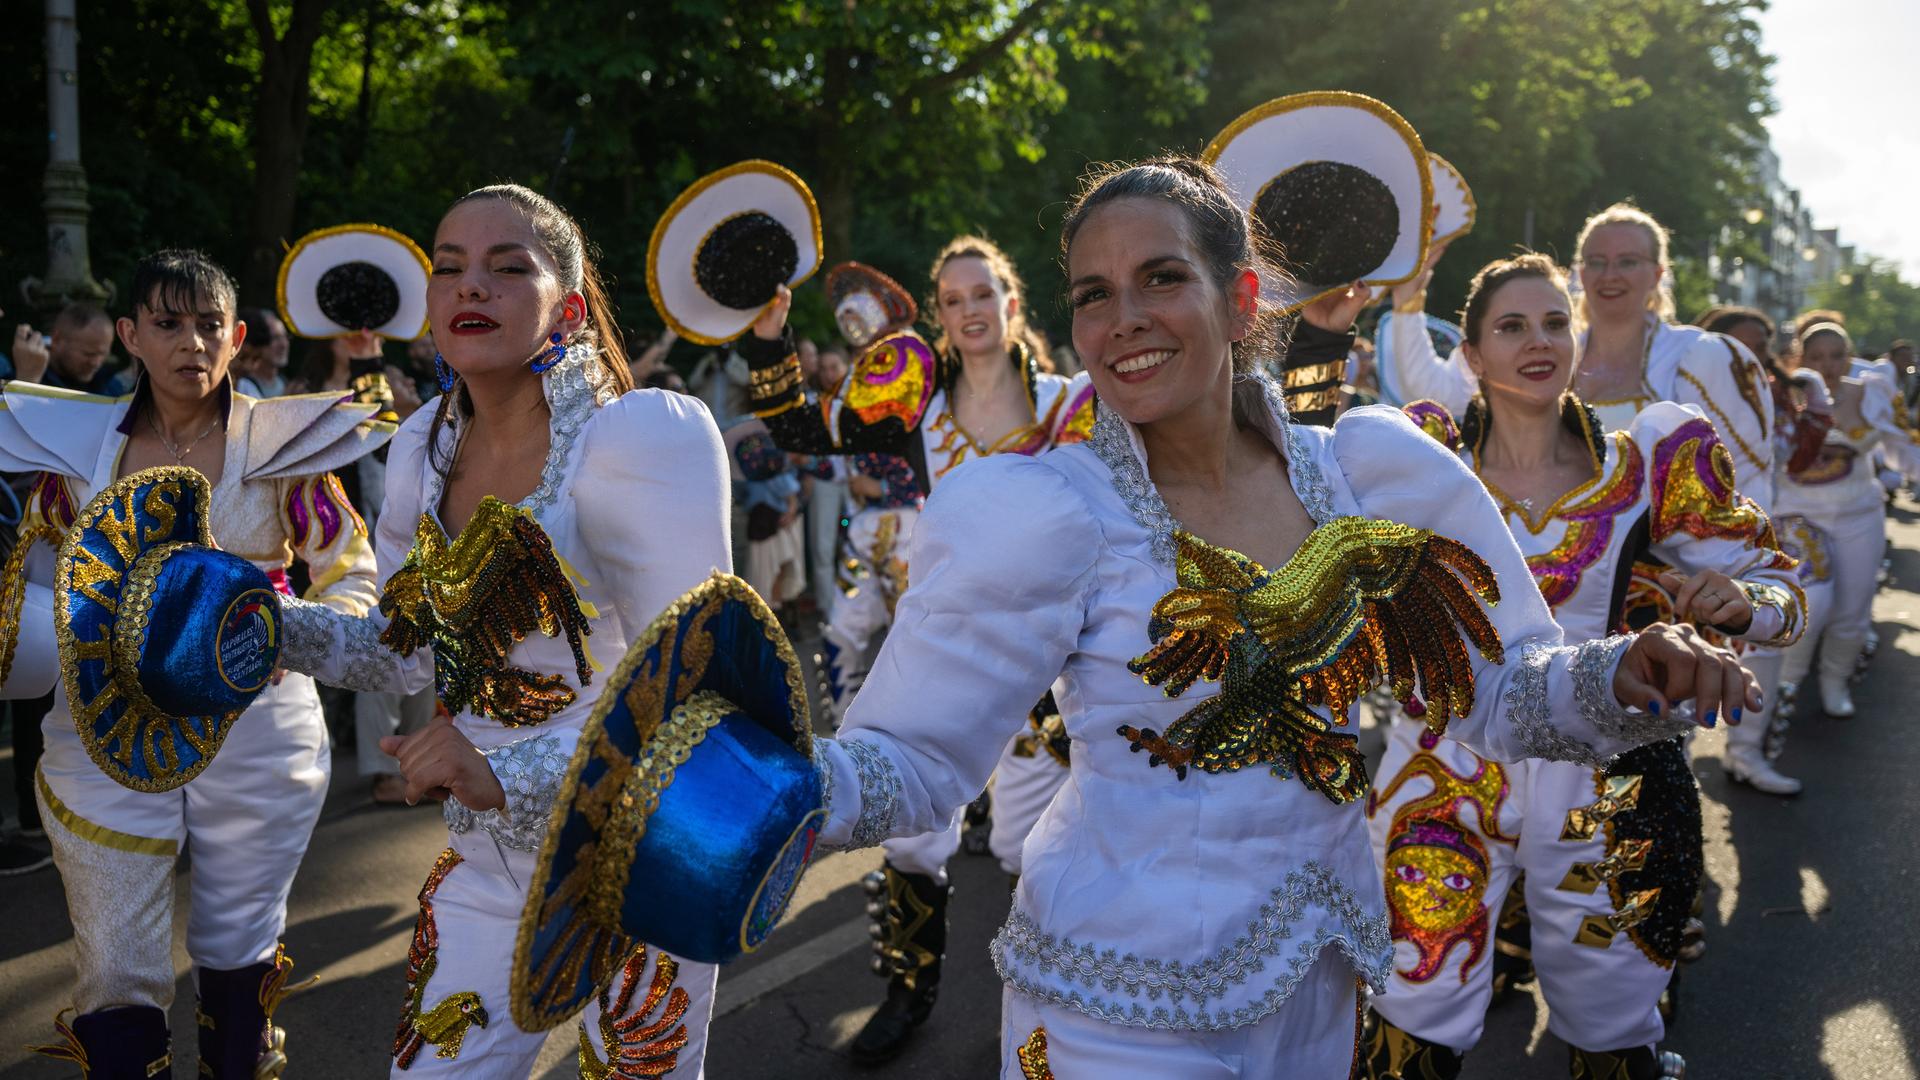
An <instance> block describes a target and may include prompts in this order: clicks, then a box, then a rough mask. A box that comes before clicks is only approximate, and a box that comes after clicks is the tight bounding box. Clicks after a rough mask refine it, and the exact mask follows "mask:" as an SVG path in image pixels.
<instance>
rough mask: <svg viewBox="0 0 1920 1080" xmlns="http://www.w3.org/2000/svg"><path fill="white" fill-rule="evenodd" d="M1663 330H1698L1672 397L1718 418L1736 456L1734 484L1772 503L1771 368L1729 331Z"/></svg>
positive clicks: (1688, 329)
mask: <svg viewBox="0 0 1920 1080" xmlns="http://www.w3.org/2000/svg"><path fill="white" fill-rule="evenodd" d="M1662 332H1663V333H1674V332H1679V333H1691V334H1694V335H1696V337H1695V338H1694V340H1693V341H1692V343H1691V344H1689V345H1688V346H1687V349H1686V352H1685V353H1684V354H1683V355H1682V356H1681V358H1680V366H1679V368H1678V370H1677V371H1676V372H1675V374H1674V382H1673V397H1672V400H1674V401H1678V402H1680V403H1681V404H1683V405H1694V406H1697V407H1699V409H1700V411H1701V412H1702V413H1704V414H1705V415H1706V417H1707V419H1709V420H1711V421H1713V426H1714V429H1715V430H1717V431H1718V432H1719V433H1720V437H1721V438H1722V439H1724V440H1725V441H1726V442H1727V450H1728V451H1729V452H1730V453H1731V454H1732V456H1733V486H1734V487H1735V488H1736V489H1738V490H1740V491H1744V492H1747V493H1748V494H1749V495H1752V496H1756V497H1761V496H1764V497H1765V498H1764V501H1765V502H1768V503H1771V501H1772V498H1771V495H1770V494H1769V493H1771V492H1772V491H1773V423H1774V417H1773V391H1772V390H1771V389H1770V388H1769V386H1768V383H1767V372H1766V369H1765V368H1763V367H1761V366H1760V361H1758V360H1755V359H1754V358H1753V354H1752V353H1750V352H1748V351H1747V347H1746V346H1745V345H1742V344H1740V343H1739V342H1737V341H1735V340H1733V339H1732V338H1730V337H1726V336H1725V335H1722V334H1709V333H1706V332H1705V331H1701V330H1695V329H1694V328H1693V327H1678V328H1675V327H1667V328H1665V329H1664V330H1663V331H1662Z"/></svg>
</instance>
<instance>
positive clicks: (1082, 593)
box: [814, 455, 1102, 848]
mask: <svg viewBox="0 0 1920 1080" xmlns="http://www.w3.org/2000/svg"><path fill="white" fill-rule="evenodd" d="M1101 543H1102V541H1101V535H1100V531H1099V526H1098V525H1097V524H1096V523H1095V521H1094V519H1093V517H1092V513H1091V511H1090V510H1089V509H1088V507H1087V504H1086V501H1085V500H1084V499H1083V498H1082V497H1081V496H1080V495H1079V494H1078V493H1076V492H1075V491H1074V490H1073V488H1072V486H1071V485H1070V484H1069V483H1068V481H1067V480H1066V478H1065V477H1064V476H1062V475H1061V474H1060V472H1059V471H1058V470H1056V469H1054V468H1053V467H1052V466H1050V465H1048V464H1046V463H1045V462H1044V461H1042V460H1036V459H1032V458H1025V457H1018V456H1014V455H1006V456H997V457H989V458H983V459H981V460H979V461H976V462H973V463H972V464H969V465H968V466H967V467H966V468H964V469H958V470H956V471H955V472H954V473H953V474H952V475H951V476H949V477H948V478H947V479H946V480H944V481H942V482H941V484H940V486H939V487H938V488H937V489H935V491H934V494H933V496H932V497H931V498H929V499H928V500H927V507H926V510H925V511H924V512H923V513H922V514H921V516H920V521H919V524H918V525H917V526H916V527H915V529H914V537H913V546H912V551H911V555H910V556H909V560H908V566H909V568H910V569H909V571H908V572H909V574H910V576H911V584H910V585H909V586H908V588H907V592H906V594H905V595H904V596H902V597H901V598H900V603H899V606H898V609H897V611H896V613H895V616H894V622H893V629H892V631H891V632H890V633H888V634H887V640H886V645H885V646H884V647H883V648H882V649H881V650H880V656H879V658H878V659H877V660H876V661H875V663H874V666H873V671H872V672H871V673H870V674H869V675H868V676H867V681H866V685H865V686H863V687H862V688H861V690H860V692H859V694H858V695H856V696H855V698H854V700H853V703H852V705H850V706H849V707H848V710H847V722H846V724H845V725H844V726H843V727H842V728H841V729H840V736H839V738H838V739H820V740H816V741H815V743H814V746H815V748H816V749H815V760H816V762H817V763H818V765H819V767H820V769H821V771H822V774H823V779H824V780H825V782H826V786H827V792H828V797H827V813H828V818H827V823H826V826H825V827H824V828H823V829H822V830H821V834H820V839H821V842H822V843H825V844H827V845H828V846H830V847H835V848H854V847H868V846H871V845H873V844H877V843H879V842H880V841H882V840H884V839H886V838H887V837H889V836H914V835H918V834H920V833H925V832H932V831H935V830H937V829H944V828H946V827H947V826H948V825H949V824H950V823H951V822H952V820H953V815H954V814H955V813H957V812H959V810H960V809H961V808H962V807H964V806H966V805H967V804H968V803H969V802H972V801H973V800H974V799H975V798H977V797H978V796H979V794H980V792H981V790H982V789H984V788H985V787H986V784H987V777H988V775H989V774H991V773H992V772H993V766H994V763H995V762H996V761H998V760H999V758H1000V752H1001V750H1002V749H1003V748H1004V747H1005V746H1006V745H1007V740H1008V739H1010V738H1012V737H1013V735H1014V734H1015V733H1017V732H1018V731H1019V730H1020V729H1021V727H1023V726H1024V725H1025V723H1026V716H1027V713H1028V711H1029V710H1031V709H1032V708H1033V703H1034V702H1035V701H1038V700H1039V699H1040V696H1041V695H1042V694H1044V693H1046V691H1047V687H1048V686H1049V685H1051V684H1052V682H1053V680H1054V678H1055V677H1056V676H1058V675H1059V674H1060V672H1061V671H1062V670H1063V669H1064V668H1065V667H1066V662H1067V658H1068V657H1069V656H1071V655H1072V654H1073V652H1074V650H1075V648H1076V646H1077V643H1078V641H1079V638H1080V629H1081V626H1082V625H1083V623H1084V622H1085V616H1086V598H1087V595H1088V593H1089V592H1090V590H1091V587H1092V581H1093V573H1094V569H1093V568H1094V565H1095V561H1096V559H1097V557H1098V553H1099V552H1100V550H1101Z"/></svg>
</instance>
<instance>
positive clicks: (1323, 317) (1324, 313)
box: [1300, 281, 1373, 334]
mask: <svg viewBox="0 0 1920 1080" xmlns="http://www.w3.org/2000/svg"><path fill="white" fill-rule="evenodd" d="M1372 302H1373V289H1372V288H1370V287H1368V286H1367V285H1365V284H1364V283H1362V282H1358V281H1356V282H1354V283H1353V284H1351V285H1349V286H1347V287H1346V288H1344V289H1341V290H1338V291H1336V292H1331V293H1328V294H1327V295H1325V296H1323V297H1321V298H1320V299H1318V300H1315V301H1314V302H1313V303H1311V304H1308V305H1307V306H1306V307H1303V308H1301V309H1300V317H1301V318H1303V319H1305V320H1307V322H1308V323H1310V324H1311V325H1313V326H1317V327H1319V328H1320V329H1322V330H1329V331H1332V332H1333V333H1336V334H1344V333H1346V332H1347V331H1348V330H1349V329H1352V327H1353V323H1354V320H1355V319H1358V318H1359V317H1360V313H1361V312H1362V311H1365V310H1366V309H1367V305H1368V304H1370V303H1372Z"/></svg>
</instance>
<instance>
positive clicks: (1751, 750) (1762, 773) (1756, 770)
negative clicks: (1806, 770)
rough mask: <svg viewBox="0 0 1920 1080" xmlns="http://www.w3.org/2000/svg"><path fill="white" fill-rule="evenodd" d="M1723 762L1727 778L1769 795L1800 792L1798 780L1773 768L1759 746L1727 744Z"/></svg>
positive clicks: (1796, 793)
mask: <svg viewBox="0 0 1920 1080" xmlns="http://www.w3.org/2000/svg"><path fill="white" fill-rule="evenodd" d="M1725 763H1726V767H1727V779H1729V780H1732V781H1734V782H1735V783H1738V784H1750V785H1752V787H1753V789H1754V790H1755V791H1764V792H1766V793H1767V794H1769V795H1798V794H1800V781H1798V780H1795V779H1794V778H1793V777H1791V776H1787V775H1784V774H1783V773H1781V772H1780V771H1779V770H1778V769H1775V768H1774V767H1773V763H1772V762H1770V761H1768V760H1767V756H1766V755H1765V754H1763V753H1761V752H1760V748H1759V747H1748V746H1733V745H1729V746H1728V747H1727V754H1726V758H1725Z"/></svg>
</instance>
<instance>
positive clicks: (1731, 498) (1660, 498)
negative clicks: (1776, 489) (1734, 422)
mask: <svg viewBox="0 0 1920 1080" xmlns="http://www.w3.org/2000/svg"><path fill="white" fill-rule="evenodd" d="M1765 528H1766V515H1765V514H1763V513H1761V511H1760V509H1759V508H1758V507H1756V506H1754V504H1753V503H1752V502H1751V501H1749V500H1747V499H1746V498H1743V497H1740V496H1739V495H1738V494H1737V493H1736V492H1735V491H1734V490H1733V456H1732V455H1731V454H1729V453H1727V448H1726V446H1725V445H1723V444H1722V443H1721V442H1720V437H1719V435H1718V434H1717V433H1715V431H1714V429H1713V425H1712V424H1711V423H1709V422H1708V421H1706V420H1702V419H1693V420H1689V421H1687V422H1686V423H1684V424H1681V425H1680V426H1679V427H1677V428H1675V429H1674V430H1673V433H1672V434H1670V435H1668V436H1667V437H1666V438H1664V439H1661V440H1660V441H1659V442H1658V443H1655V444H1654V447H1653V540H1654V542H1655V543H1658V542H1660V541H1662V540H1665V539H1666V538H1667V537H1669V536H1672V535H1673V534H1674V533H1676V532H1679V531H1681V530H1685V531H1686V532H1687V534H1688V535H1691V536H1699V537H1709V536H1721V537H1729V538H1731V539H1735V540H1747V539H1751V538H1753V537H1756V536H1759V535H1760V534H1761V532H1762V531H1763V530H1764V529H1765Z"/></svg>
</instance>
